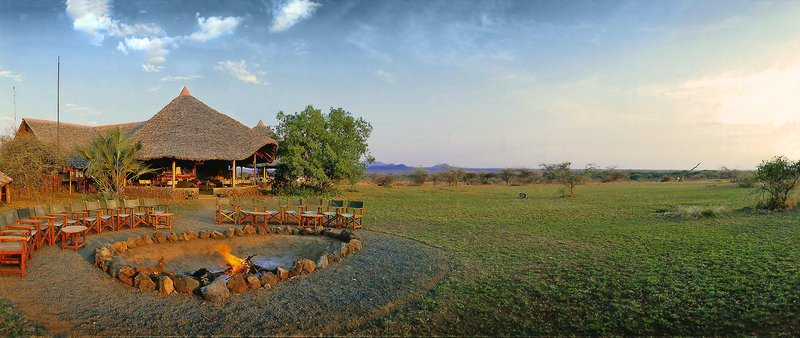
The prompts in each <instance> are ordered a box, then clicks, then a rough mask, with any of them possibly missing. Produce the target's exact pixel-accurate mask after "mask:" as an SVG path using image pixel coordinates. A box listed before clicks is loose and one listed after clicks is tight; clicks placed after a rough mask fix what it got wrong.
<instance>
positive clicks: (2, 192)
mask: <svg viewBox="0 0 800 338" xmlns="http://www.w3.org/2000/svg"><path fill="white" fill-rule="evenodd" d="M12 181H13V179H11V177H9V176H8V175H6V174H3V172H2V171H0V203H11V182H12Z"/></svg>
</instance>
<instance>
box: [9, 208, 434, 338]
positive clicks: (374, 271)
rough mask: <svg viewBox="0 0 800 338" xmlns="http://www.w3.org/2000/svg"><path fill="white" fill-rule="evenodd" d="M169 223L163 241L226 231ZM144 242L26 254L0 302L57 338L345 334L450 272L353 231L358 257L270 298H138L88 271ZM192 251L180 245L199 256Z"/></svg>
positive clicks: (282, 245)
mask: <svg viewBox="0 0 800 338" xmlns="http://www.w3.org/2000/svg"><path fill="white" fill-rule="evenodd" d="M176 217H177V218H176V219H175V221H174V223H173V229H174V230H173V231H172V232H175V233H178V234H180V233H181V232H183V231H184V230H188V229H192V230H194V231H200V230H211V229H213V230H225V229H226V228H228V227H232V226H233V225H231V224H225V225H217V224H214V221H213V211H210V210H199V211H193V212H192V213H191V214H188V215H182V214H179V215H177V216H176ZM152 232H154V230H153V229H150V228H137V229H128V230H122V231H116V232H111V231H107V232H103V234H100V235H95V234H92V235H89V238H88V240H89V244H88V245H87V247H86V248H83V249H81V250H79V251H78V252H75V251H73V250H61V249H60V247H58V246H53V247H45V248H43V249H42V250H41V251H40V252H37V253H35V254H34V257H33V259H32V260H31V261H30V264H29V266H28V268H27V270H26V275H25V278H20V277H19V275H0V297H2V298H4V299H7V300H9V301H10V302H11V303H12V305H13V306H14V307H15V308H17V309H19V310H22V311H23V312H25V313H26V314H27V315H28V316H29V318H30V319H33V320H35V321H36V322H38V323H39V324H41V325H43V326H44V327H46V328H47V329H49V330H50V331H51V332H53V333H57V334H68V335H159V336H162V335H288V334H299V335H312V334H313V335H316V334H325V335H330V334H347V333H348V332H349V330H351V329H353V328H356V327H358V326H361V325H363V324H365V323H368V322H370V321H372V320H374V319H377V318H379V317H382V316H384V315H387V314H388V313H390V312H391V311H393V310H395V309H398V308H400V307H402V306H404V305H406V304H408V303H409V301H411V300H412V299H414V297H415V295H419V294H423V293H424V292H425V291H427V290H428V289H430V288H431V287H432V286H433V285H434V284H435V283H436V282H438V281H439V280H441V278H442V277H443V276H444V275H445V273H446V272H447V271H448V269H449V267H448V263H447V262H448V261H447V257H446V256H445V255H444V254H443V253H442V252H441V251H440V250H438V249H435V248H433V247H430V246H427V245H424V244H421V243H419V242H417V241H413V240H409V239H404V238H400V237H396V236H390V235H386V234H381V233H375V232H371V231H361V230H359V231H357V232H358V233H359V235H360V236H361V237H362V239H363V242H364V249H363V250H361V251H357V252H355V253H353V254H352V255H350V256H348V257H347V258H346V259H344V260H343V261H340V262H337V263H334V264H333V265H332V266H329V267H328V268H326V269H321V270H318V271H315V272H314V273H312V274H310V275H306V276H303V277H299V278H296V279H294V280H290V281H287V282H284V283H279V284H278V285H277V286H275V287H274V288H273V289H258V290H249V291H247V292H244V293H241V294H236V295H233V296H232V297H231V298H230V299H229V300H228V301H227V302H225V303H221V304H215V303H210V302H207V301H204V300H202V299H201V298H199V297H197V296H193V295H187V294H177V293H173V294H170V295H167V296H164V295H161V294H159V293H157V292H145V291H140V290H138V289H135V288H132V287H129V286H127V285H124V284H122V283H121V282H119V281H117V280H115V279H112V278H111V277H110V276H109V275H107V274H106V273H104V272H103V271H102V270H100V269H98V268H96V267H95V266H94V265H92V264H91V263H90V259H91V255H92V252H93V250H94V248H96V247H99V246H102V245H103V244H105V243H113V242H114V241H118V240H124V239H127V238H128V237H130V236H141V234H143V233H152ZM166 233H169V231H167V232H166ZM303 237H305V236H303ZM303 237H297V238H303ZM253 238H255V237H253ZM309 238H311V237H309ZM248 240H249V239H248ZM326 240H327V239H326ZM200 242H202V241H193V242H188V243H184V244H187V245H191V244H192V243H196V244H197V245H199V246H202V245H203V244H200ZM272 243H273V244H276V243H277V244H276V245H275V247H273V248H272V249H269V250H266V251H264V252H262V253H260V254H259V255H262V254H263V255H265V257H272V258H276V257H280V254H279V252H281V251H282V250H288V251H292V250H294V251H293V252H294V253H293V254H292V255H295V256H298V255H314V254H316V253H317V252H319V253H321V250H327V249H326V248H328V245H329V244H330V243H327V244H326V243H325V242H324V241H323V242H318V243H314V242H313V241H311V242H302V240H300V241H298V240H296V239H295V240H283V239H278V240H273V241H272ZM239 244H241V247H240V249H241V248H244V249H247V248H252V247H258V245H255V243H250V244H253V245H252V246H250V247H248V245H250V244H248V243H247V241H245V242H240V243H239ZM167 246H169V245H168V244H167ZM292 248H294V249H292ZM139 250H141V251H139ZM139 250H136V249H134V250H132V251H131V253H132V254H136V255H140V256H139V257H140V259H151V260H152V259H157V258H155V256H157V255H159V253H158V251H159V249H158V248H157V245H153V246H150V247H145V248H139ZM270 250H272V251H270ZM137 251H139V252H138V253H137ZM178 251H179V252H180V250H178ZM163 252H164V251H162V253H163ZM184 252H185V251H184ZM234 253H236V249H234ZM179 256H180V255H175V256H173V260H178V261H179V260H180V259H174V258H176V257H179ZM317 256H318V255H317ZM129 258H130V259H136V258H135V257H133V256H131V257H129ZM159 258H160V257H159ZM183 258H185V257H183ZM286 259H288V258H286ZM277 260H281V259H280V258H279V259H276V261H277ZM167 261H168V262H169V261H170V259H169V258H168V259H167ZM188 261H189V262H191V261H192V259H188ZM195 263H197V262H195ZM195 263H192V264H195ZM279 263H280V264H281V265H283V264H284V263H283V261H281V262H279ZM202 264H206V263H202ZM284 267H287V268H289V267H290V266H285V265H284ZM174 268H176V269H179V267H174ZM184 268H188V269H191V268H193V267H184Z"/></svg>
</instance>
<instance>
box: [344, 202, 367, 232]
mask: <svg viewBox="0 0 800 338" xmlns="http://www.w3.org/2000/svg"><path fill="white" fill-rule="evenodd" d="M339 217H340V218H341V219H342V225H343V226H344V227H345V228H346V227H348V226H352V227H353V230H355V229H361V221H362V220H363V218H364V202H363V201H350V204H349V205H348V206H347V208H346V209H345V211H344V212H343V213H342V214H340V215H339Z"/></svg>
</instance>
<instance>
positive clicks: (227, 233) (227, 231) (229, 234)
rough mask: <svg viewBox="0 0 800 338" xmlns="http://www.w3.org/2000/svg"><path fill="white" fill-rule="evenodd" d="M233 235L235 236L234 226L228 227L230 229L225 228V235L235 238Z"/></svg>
mask: <svg viewBox="0 0 800 338" xmlns="http://www.w3.org/2000/svg"><path fill="white" fill-rule="evenodd" d="M233 236H234V232H233V228H228V230H225V237H228V238H233Z"/></svg>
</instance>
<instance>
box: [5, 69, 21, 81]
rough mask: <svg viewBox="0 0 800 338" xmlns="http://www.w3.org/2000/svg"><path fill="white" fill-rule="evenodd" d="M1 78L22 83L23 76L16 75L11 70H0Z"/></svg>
mask: <svg viewBox="0 0 800 338" xmlns="http://www.w3.org/2000/svg"><path fill="white" fill-rule="evenodd" d="M0 77H8V78H11V79H12V80H14V81H15V82H22V75H19V74H14V73H12V72H11V71H9V70H0Z"/></svg>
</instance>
